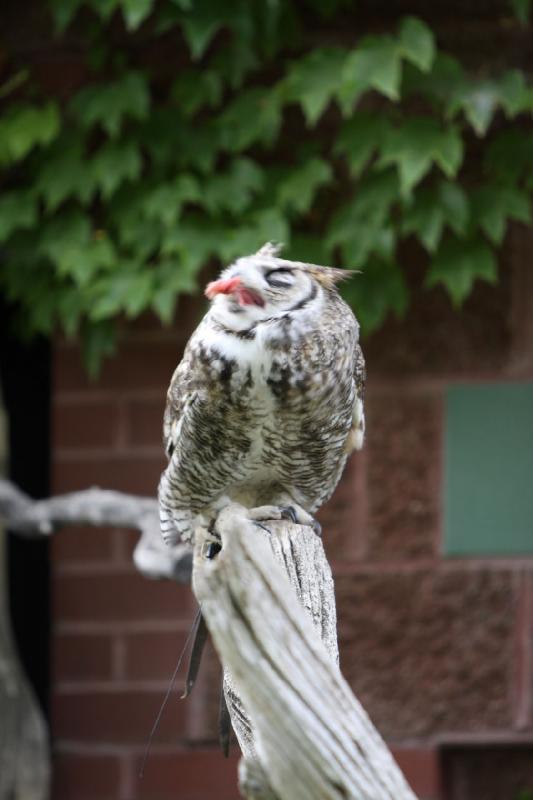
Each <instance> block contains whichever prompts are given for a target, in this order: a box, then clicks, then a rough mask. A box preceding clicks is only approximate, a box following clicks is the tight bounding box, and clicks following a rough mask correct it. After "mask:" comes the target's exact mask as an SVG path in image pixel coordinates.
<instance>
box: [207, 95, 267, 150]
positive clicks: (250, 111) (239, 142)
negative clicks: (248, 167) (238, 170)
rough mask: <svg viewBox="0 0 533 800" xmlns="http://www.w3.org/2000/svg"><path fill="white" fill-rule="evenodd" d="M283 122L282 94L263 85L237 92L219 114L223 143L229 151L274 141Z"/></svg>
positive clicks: (219, 126)
mask: <svg viewBox="0 0 533 800" xmlns="http://www.w3.org/2000/svg"><path fill="white" fill-rule="evenodd" d="M280 125H281V109H280V102H279V97H278V95H276V93H275V92H269V91H265V90H263V89H248V90H247V91H244V92H242V93H241V94H239V95H237V97H236V98H235V99H234V100H233V101H232V102H230V103H229V105H228V106H227V107H226V110H225V111H224V112H223V114H221V116H220V117H219V118H218V129H219V133H220V137H221V144H222V146H223V148H224V149H226V150H229V151H230V152H237V151H242V150H246V149H247V148H248V147H250V145H252V144H255V143H261V144H264V145H268V144H272V142H273V141H274V139H275V138H276V136H277V135H278V131H279V128H280Z"/></svg>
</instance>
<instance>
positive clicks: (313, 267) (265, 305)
mask: <svg viewBox="0 0 533 800" xmlns="http://www.w3.org/2000/svg"><path fill="white" fill-rule="evenodd" d="M280 250H281V245H278V244H273V243H271V242H268V243H267V244H265V245H264V246H263V247H262V248H261V249H260V250H258V251H257V253H254V255H251V256H245V257H244V258H239V259H237V261H235V262H234V263H233V264H231V265H230V266H229V267H227V268H226V269H225V270H224V271H223V272H222V273H221V275H220V278H219V279H218V280H216V281H213V282H212V283H210V284H209V285H208V286H207V288H206V290H205V295H206V297H208V298H209V300H211V301H212V302H213V309H214V311H215V312H216V314H217V316H218V315H220V316H223V317H224V319H225V321H226V322H228V323H230V324H232V326H233V327H239V328H241V327H245V326H246V325H247V324H254V323H257V322H261V321H262V320H271V319H275V318H276V317H282V316H284V315H286V314H287V313H289V312H294V313H295V314H296V313H299V312H301V313H304V312H309V311H312V310H313V307H315V308H317V307H318V306H319V305H320V304H321V303H323V301H324V293H325V292H332V291H334V290H335V284H336V283H337V282H338V281H340V280H343V279H345V278H348V277H350V274H351V273H350V272H349V271H347V270H343V269H335V268H333V267H320V266H318V265H317V264H305V263H303V262H300V261H287V260H286V259H283V258H279V256H278V253H279V252H280Z"/></svg>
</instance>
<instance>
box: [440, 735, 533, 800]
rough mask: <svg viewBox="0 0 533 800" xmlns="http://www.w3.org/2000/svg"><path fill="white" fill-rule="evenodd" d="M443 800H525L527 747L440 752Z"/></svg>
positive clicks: (532, 776) (528, 792) (532, 750)
mask: <svg viewBox="0 0 533 800" xmlns="http://www.w3.org/2000/svg"><path fill="white" fill-rule="evenodd" d="M443 774H444V776H445V783H446V798H447V800H522V798H523V800H529V798H530V797H531V796H533V747H532V746H531V745H525V746H520V745H514V746H512V745H507V746H505V745H502V746H500V747H496V746H492V747H491V746H477V747H476V746H472V747H463V748H451V749H449V750H445V751H444V758H443Z"/></svg>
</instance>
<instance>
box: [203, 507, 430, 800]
mask: <svg viewBox="0 0 533 800" xmlns="http://www.w3.org/2000/svg"><path fill="white" fill-rule="evenodd" d="M215 533H216V534H218V536H219V537H220V543H221V545H222V549H221V550H220V551H219V552H218V553H216V555H213V554H214V552H215V550H216V549H217V548H212V547H209V544H210V542H212V541H213V534H210V533H208V532H206V531H204V530H201V529H200V530H198V531H197V532H196V546H195V556H194V564H193V589H194V591H195V594H196V596H197V598H198V601H199V603H200V605H201V607H202V612H203V614H204V616H205V619H206V622H207V625H208V627H209V630H210V632H211V635H212V637H213V640H214V643H215V647H216V649H217V650H218V653H219V655H220V658H221V660H222V664H223V666H224V670H225V691H226V697H227V701H228V707H229V710H230V715H231V717H232V722H233V726H234V729H235V732H236V735H237V738H238V740H239V744H240V746H241V749H242V752H243V759H242V761H241V764H240V769H239V774H240V787H241V792H242V793H243V795H244V796H245V797H246V798H248V799H249V800H260V798H261V800H267V798H272V799H274V798H276V799H277V800H416V798H415V795H414V794H413V792H412V791H411V789H410V788H409V786H408V785H407V783H406V781H405V779H404V777H403V775H402V773H401V772H400V770H399V768H398V766H397V764H396V762H395V761H394V759H393V757H392V755H391V753H390V751H389V749H388V748H387V746H386V744H385V743H384V741H383V740H382V738H381V737H380V735H379V734H378V732H377V731H376V729H375V728H374V726H373V725H372V723H371V722H370V720H369V718H368V716H367V714H366V712H365V711H364V709H363V708H362V706H361V705H360V703H359V702H358V701H357V699H356V698H355V697H354V695H353V693H352V692H351V690H350V688H349V686H348V685H347V684H346V682H345V680H344V679H343V677H342V675H341V673H340V671H339V668H338V653H337V637H336V614H335V599H334V592H333V581H332V577H331V571H330V568H329V564H328V562H327V559H326V556H325V553H324V549H323V546H322V542H321V540H320V539H319V537H317V535H316V534H315V532H314V531H313V530H312V529H311V528H309V527H304V526H299V525H293V524H291V523H287V522H272V523H261V525H258V524H257V523H254V522H253V521H251V520H250V519H249V517H248V514H247V511H246V509H245V508H243V507H242V506H238V505H232V506H229V507H227V508H225V509H224V510H223V511H222V512H221V513H220V514H219V516H218V518H217V521H216V524H215Z"/></svg>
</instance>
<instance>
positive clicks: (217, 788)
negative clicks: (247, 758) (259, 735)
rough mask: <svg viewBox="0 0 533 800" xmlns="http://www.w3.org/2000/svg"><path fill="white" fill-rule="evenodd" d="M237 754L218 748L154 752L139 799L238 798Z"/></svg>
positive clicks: (220, 799)
mask: <svg viewBox="0 0 533 800" xmlns="http://www.w3.org/2000/svg"><path fill="white" fill-rule="evenodd" d="M238 760H239V757H238V754H237V752H236V751H235V749H234V750H233V753H232V754H231V756H230V758H228V759H226V758H224V757H223V755H222V753H221V752H220V750H201V751H198V750H193V751H190V752H181V753H170V754H168V755H161V754H153V755H151V756H150V759H149V761H148V764H147V766H146V770H145V773H144V778H143V780H142V784H141V785H140V790H139V794H138V796H137V797H138V800H175V798H178V797H179V798H180V800H207V798H211V797H213V798H215V797H216V798H217V800H238V798H239V791H238V789H237V764H238Z"/></svg>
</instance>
